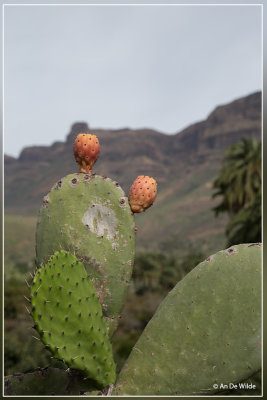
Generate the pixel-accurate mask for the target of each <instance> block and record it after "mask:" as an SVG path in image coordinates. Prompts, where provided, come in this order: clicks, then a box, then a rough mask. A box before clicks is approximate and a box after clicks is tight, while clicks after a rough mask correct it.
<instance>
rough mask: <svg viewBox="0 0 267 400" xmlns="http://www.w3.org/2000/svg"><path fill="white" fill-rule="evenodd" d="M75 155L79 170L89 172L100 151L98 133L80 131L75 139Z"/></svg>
mask: <svg viewBox="0 0 267 400" xmlns="http://www.w3.org/2000/svg"><path fill="white" fill-rule="evenodd" d="M73 150H74V157H75V160H76V162H77V163H78V166H79V172H82V173H84V174H89V173H90V172H91V171H92V169H93V166H94V163H95V162H96V160H97V159H98V156H99V153H100V146H99V140H98V138H97V136H96V135H91V134H89V133H80V134H79V135H77V137H76V139H75V141H74V148H73Z"/></svg>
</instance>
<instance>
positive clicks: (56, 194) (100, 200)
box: [36, 173, 135, 334]
mask: <svg viewBox="0 0 267 400" xmlns="http://www.w3.org/2000/svg"><path fill="white" fill-rule="evenodd" d="M134 246H135V232H134V217H133V215H132V213H131V209H130V206H129V203H128V199H127V197H126V196H125V193H124V192H123V190H122V189H121V188H120V186H119V185H118V183H116V182H114V181H112V180H111V179H109V178H105V177H102V176H97V175H94V174H92V175H87V174H82V173H80V174H79V173H77V174H71V175H68V176H66V177H65V178H63V179H61V180H60V181H59V182H58V183H57V184H56V185H54V187H53V188H52V190H51V191H50V193H49V194H48V195H47V196H45V198H44V202H43V206H42V207H41V210H40V214H39V223H38V224H37V232H36V259H37V265H40V264H41V263H43V262H46V261H47V259H48V258H49V256H51V255H52V254H54V252H55V251H57V250H66V251H69V252H71V253H72V254H75V256H76V257H77V258H78V260H79V261H81V262H82V263H83V264H84V266H85V268H86V270H87V272H88V273H89V274H90V276H91V277H92V281H93V283H94V287H95V290H96V292H97V295H98V297H99V300H100V303H101V305H102V308H103V312H104V315H105V316H106V317H107V318H108V321H109V323H110V326H111V328H112V325H113V326H114V327H115V326H116V324H117V321H118V316H119V314H120V313H121V310H122V308H123V306H124V302H125V297H126V294H127V288H128V284H129V282H130V279H131V274H132V267H133V260H134ZM112 330H113V329H111V330H110V332H109V333H110V334H111V333H112Z"/></svg>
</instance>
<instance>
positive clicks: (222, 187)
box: [213, 138, 261, 216]
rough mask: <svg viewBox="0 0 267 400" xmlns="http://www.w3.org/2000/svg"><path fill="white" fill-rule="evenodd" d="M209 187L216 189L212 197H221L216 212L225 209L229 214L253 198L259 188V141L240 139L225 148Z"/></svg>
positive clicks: (232, 213)
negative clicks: (219, 166)
mask: <svg viewBox="0 0 267 400" xmlns="http://www.w3.org/2000/svg"><path fill="white" fill-rule="evenodd" d="M213 187H214V189H217V191H216V192H215V193H214V195H213V197H217V196H223V199H222V202H221V203H220V204H219V205H218V206H217V207H215V208H214V211H215V213H216V215H218V214H219V213H221V212H225V211H226V212H228V213H229V214H230V215H232V216H233V215H234V214H236V213H237V212H238V211H239V210H241V209H242V208H243V207H244V205H245V204H247V203H250V202H252V201H254V200H255V197H256V195H257V194H258V193H259V192H260V191H261V142H260V141H258V140H256V139H254V138H253V139H248V138H243V139H242V140H241V142H239V143H235V144H234V145H232V146H231V147H229V149H227V151H226V153H225V158H224V160H223V167H222V169H221V171H220V172H219V176H218V178H217V179H216V180H215V181H214V184H213Z"/></svg>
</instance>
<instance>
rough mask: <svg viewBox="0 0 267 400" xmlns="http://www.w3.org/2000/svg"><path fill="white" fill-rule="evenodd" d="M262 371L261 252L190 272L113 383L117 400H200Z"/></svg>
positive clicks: (216, 258) (253, 248) (239, 252)
mask: <svg viewBox="0 0 267 400" xmlns="http://www.w3.org/2000/svg"><path fill="white" fill-rule="evenodd" d="M260 368H261V248H260V244H252V245H249V244H241V245H237V246H234V247H230V248H229V249H227V250H222V251H220V252H218V253H217V254H215V255H213V256H211V257H209V258H208V259H206V260H205V261H203V262H202V263H200V264H199V265H198V266H197V267H195V268H194V269H193V270H192V271H191V272H190V273H189V274H188V275H186V277H185V278H184V279H183V280H182V281H180V282H179V283H178V284H177V285H176V286H175V288H174V289H173V290H172V291H171V292H170V293H169V294H168V295H167V297H166V298H165V299H164V300H163V302H162V303H161V305H160V306H159V308H158V310H157V311H156V313H155V314H154V316H153V318H152V319H151V320H150V322H149V323H148V324H147V326H146V328H145V330H144V331H143V333H142V335H141V336H140V338H139V340H138V342H137V343H136V345H135V347H134V348H133V350H132V352H131V354H130V356H129V358H128V360H127V361H126V363H125V365H124V367H123V369H122V371H121V373H120V376H119V378H118V381H117V384H116V388H115V392H116V394H118V395H140V396H141V395H205V394H213V393H216V392H218V391H220V390H222V389H220V388H219V385H220V384H225V385H227V384H229V382H233V383H234V382H237V383H238V382H241V381H243V380H245V379H247V378H249V377H250V376H251V375H252V374H254V373H256V372H257V371H259V370H260Z"/></svg>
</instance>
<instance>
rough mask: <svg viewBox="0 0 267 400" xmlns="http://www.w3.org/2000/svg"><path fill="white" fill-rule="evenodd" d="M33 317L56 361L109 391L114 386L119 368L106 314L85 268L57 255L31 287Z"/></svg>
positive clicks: (64, 254)
mask: <svg viewBox="0 0 267 400" xmlns="http://www.w3.org/2000/svg"><path fill="white" fill-rule="evenodd" d="M31 304H32V317H33V319H34V322H35V328H36V329H37V331H38V332H39V334H40V337H41V340H42V341H43V343H44V344H45V346H46V348H48V349H49V350H50V351H51V352H52V354H53V355H54V357H55V358H58V359H61V360H63V361H64V362H65V363H66V364H67V365H68V366H69V367H70V368H73V369H76V370H78V371H80V372H82V373H83V374H84V375H85V376H86V377H87V378H90V379H92V380H94V381H95V382H96V384H97V385H98V387H104V386H106V385H107V384H109V383H113V382H114V380H115V363H114V361H113V356H112V349H111V344H110V341H109V338H108V333H107V326H106V322H105V320H104V318H103V314H102V308H101V305H100V303H99V300H98V297H97V295H96V293H95V289H94V286H93V284H92V282H91V279H90V277H89V276H88V275H87V273H86V270H85V268H84V266H83V264H82V263H81V262H79V261H78V260H77V259H76V257H75V256H73V255H72V254H70V253H68V252H66V251H60V252H56V253H55V255H54V256H52V257H51V258H50V260H49V261H48V263H47V264H45V265H43V266H42V267H41V268H39V269H38V270H37V272H36V275H35V276H34V279H33V283H32V286H31Z"/></svg>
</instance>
